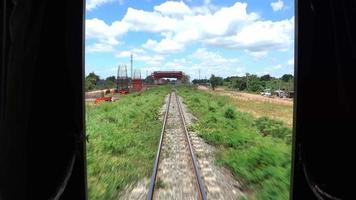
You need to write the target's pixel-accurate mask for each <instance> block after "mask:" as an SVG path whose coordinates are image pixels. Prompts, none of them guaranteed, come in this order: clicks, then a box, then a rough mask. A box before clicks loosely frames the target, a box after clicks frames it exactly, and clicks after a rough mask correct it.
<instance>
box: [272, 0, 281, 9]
mask: <svg viewBox="0 0 356 200" xmlns="http://www.w3.org/2000/svg"><path fill="white" fill-rule="evenodd" d="M271 7H272V10H273V11H279V10H282V8H283V7H284V3H283V1H282V0H277V1H276V2H272V3H271Z"/></svg>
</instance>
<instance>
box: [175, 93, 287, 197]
mask: <svg viewBox="0 0 356 200" xmlns="http://www.w3.org/2000/svg"><path fill="white" fill-rule="evenodd" d="M178 92H179V95H180V96H182V97H183V99H184V103H185V104H187V105H188V107H189V109H190V110H191V111H192V113H193V114H194V115H195V116H196V117H197V118H198V119H199V120H198V121H197V122H196V123H195V124H194V125H193V126H192V127H190V128H191V129H192V130H194V131H196V132H198V133H199V134H200V136H201V137H202V138H203V139H204V140H205V141H206V142H208V143H210V144H213V145H215V146H216V147H217V148H218V152H217V155H216V159H217V163H218V164H220V165H224V166H226V167H228V168H229V169H231V171H232V172H233V174H234V176H235V177H236V178H237V179H238V180H240V181H241V182H242V185H243V189H245V192H246V193H247V194H248V198H249V199H263V200H266V199H271V200H272V199H273V200H279V199H281V200H285V199H289V183H290V166H291V135H292V131H291V129H290V128H287V127H286V126H285V125H284V124H283V123H282V122H279V121H275V120H271V119H269V118H268V117H261V118H258V119H255V118H253V117H252V116H251V115H250V114H247V113H243V112H239V111H238V106H237V108H236V107H235V105H236V104H234V103H233V102H232V100H231V99H230V98H228V97H225V96H219V95H214V94H209V93H207V92H203V91H200V90H197V89H194V88H191V87H179V88H178Z"/></svg>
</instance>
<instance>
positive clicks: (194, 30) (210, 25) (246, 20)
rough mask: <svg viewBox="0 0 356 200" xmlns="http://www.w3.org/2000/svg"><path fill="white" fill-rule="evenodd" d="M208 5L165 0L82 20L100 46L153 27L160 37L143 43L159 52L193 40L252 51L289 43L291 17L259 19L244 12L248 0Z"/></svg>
mask: <svg viewBox="0 0 356 200" xmlns="http://www.w3.org/2000/svg"><path fill="white" fill-rule="evenodd" d="M277 2H282V1H280V0H279V1H277ZM275 3H276V2H275ZM279 4H280V3H279ZM282 4H283V2H282ZM271 5H272V4H271ZM273 5H274V4H273ZM212 7H213V5H212V4H211V2H210V1H205V4H204V5H203V6H201V7H189V6H188V5H187V4H186V3H184V1H167V2H164V3H162V4H160V5H157V6H155V7H154V10H153V11H144V10H138V9H134V8H128V9H127V12H126V14H125V15H124V17H123V18H122V20H119V21H115V22H113V23H112V24H111V25H110V24H106V23H105V22H104V21H102V20H100V19H96V18H94V19H89V20H86V27H87V28H86V34H87V38H88V39H96V40H98V41H99V42H98V43H100V44H101V46H104V45H112V46H115V45H118V44H119V42H120V37H121V36H122V35H124V34H126V33H128V32H149V33H156V34H159V35H160V36H161V38H160V39H155V40H152V39H149V40H147V41H146V42H145V43H144V44H142V45H141V46H142V47H143V48H144V49H146V50H152V51H154V52H156V53H159V54H171V53H176V52H180V51H182V50H184V49H185V47H186V46H187V45H188V44H192V43H194V42H199V43H200V44H203V45H205V46H206V45H208V46H218V47H222V48H233V49H237V50H244V51H245V52H246V53H248V54H250V55H252V56H255V57H263V56H265V55H267V54H268V52H269V51H271V50H279V51H282V50H284V51H285V50H288V49H290V48H291V47H292V46H293V40H294V17H292V18H291V19H285V20H280V21H270V20H261V19H260V17H259V16H258V15H257V14H256V13H254V12H247V3H241V2H236V3H235V4H233V5H232V6H230V7H220V8H216V7H215V8H214V9H213V8H212ZM282 7H283V5H282ZM204 9H207V10H206V11H203V10H204ZM198 10H200V11H198Z"/></svg>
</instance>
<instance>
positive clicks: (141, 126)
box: [86, 87, 170, 199]
mask: <svg viewBox="0 0 356 200" xmlns="http://www.w3.org/2000/svg"><path fill="white" fill-rule="evenodd" d="M169 90H170V89H169V88H168V87H157V88H151V89H149V90H147V91H145V92H142V93H135V94H130V95H126V96H122V97H120V100H118V101H116V102H113V103H102V104H99V105H91V106H89V105H88V106H87V107H86V123H87V135H88V137H89V143H88V144H87V171H88V172H87V174H88V188H89V191H88V192H89V199H117V197H118V196H119V195H120V192H122V190H123V189H124V188H125V186H126V185H129V184H132V183H135V182H137V181H138V180H140V179H142V178H143V177H149V176H150V175H151V172H152V167H153V163H154V160H155V156H156V151H157V146H158V142H159V138H160V132H161V128H162V122H161V121H160V120H159V115H160V113H159V111H160V109H161V107H162V105H163V102H164V97H165V96H166V95H167V94H168V92H169Z"/></svg>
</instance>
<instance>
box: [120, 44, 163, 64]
mask: <svg viewBox="0 0 356 200" xmlns="http://www.w3.org/2000/svg"><path fill="white" fill-rule="evenodd" d="M131 54H132V55H133V57H134V59H135V60H139V61H143V62H145V63H146V65H148V66H149V67H156V66H160V65H162V63H163V62H164V61H165V57H164V56H163V55H159V54H155V55H150V54H149V53H148V52H147V51H145V50H144V49H140V48H133V49H131V50H130V51H121V52H119V53H118V54H117V55H116V57H119V58H129V57H130V56H131Z"/></svg>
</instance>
